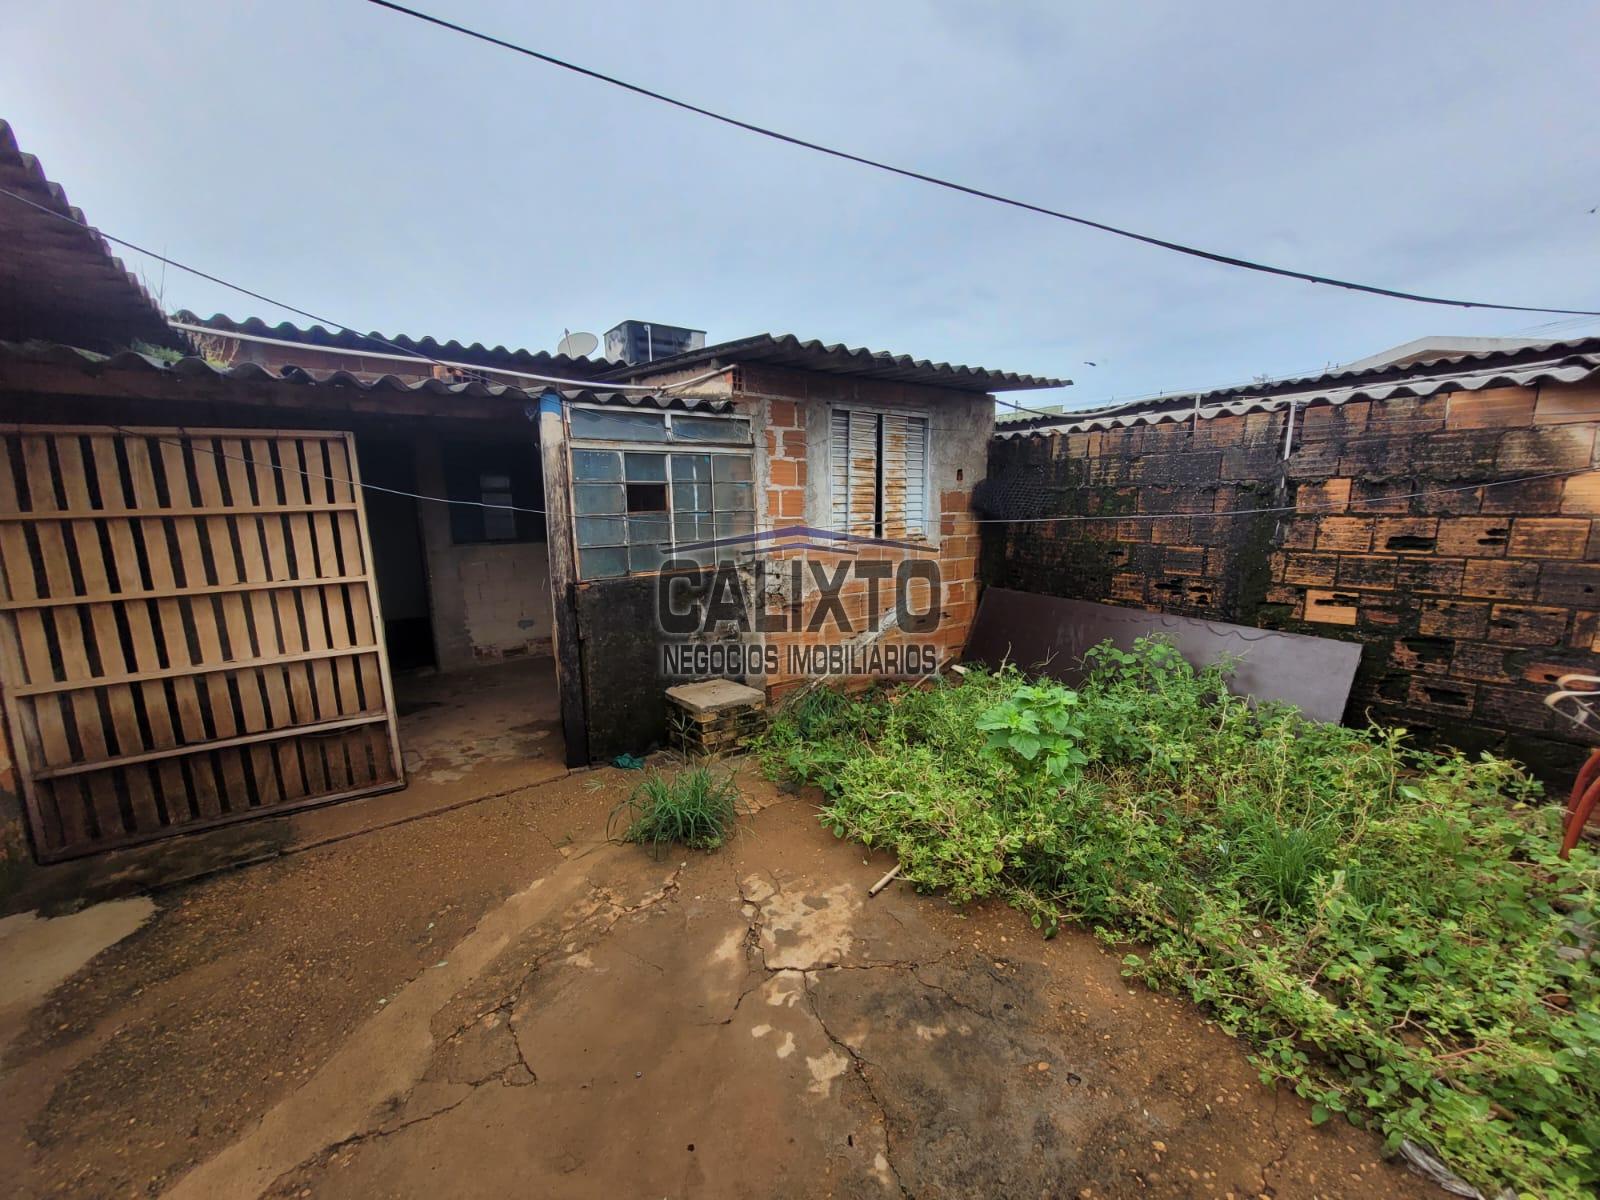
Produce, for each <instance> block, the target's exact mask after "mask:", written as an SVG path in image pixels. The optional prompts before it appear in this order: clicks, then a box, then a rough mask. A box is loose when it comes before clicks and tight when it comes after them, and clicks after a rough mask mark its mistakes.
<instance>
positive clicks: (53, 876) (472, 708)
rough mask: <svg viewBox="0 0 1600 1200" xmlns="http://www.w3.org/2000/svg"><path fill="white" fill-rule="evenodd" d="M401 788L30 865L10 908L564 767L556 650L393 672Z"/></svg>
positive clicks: (258, 854)
mask: <svg viewBox="0 0 1600 1200" xmlns="http://www.w3.org/2000/svg"><path fill="white" fill-rule="evenodd" d="M394 690H395V707H396V710H397V712H398V715H399V727H400V746H401V751H402V754H403V756H404V764H405V771H406V786H405V787H404V788H403V789H400V790H397V791H392V792H383V793H380V794H378V795H374V796H366V797H362V798H360V799H357V800H347V801H343V802H341V803H337V804H329V805H325V806H323V807H320V808H306V809H301V810H299V811H296V812H292V813H285V814H283V815H282V816H263V817H259V818H256V819H253V820H249V821H241V822H239V823H237V824H234V825H226V826H223V827H222V828H219V829H214V830H208V831H206V832H204V833H196V834H181V835H178V836H176V837H171V838H167V839H164V840H162V841H158V842H151V843H149V844H147V845H144V846H136V847H134V848H132V849H129V850H119V851H114V852H112V853H110V854H97V855H92V856H90V857H88V858H81V859H75V860H72V861H70V862H65V863H56V864H52V865H50V866H44V867H38V866H35V867H31V868H30V869H28V870H27V871H26V872H25V873H24V875H23V876H22V878H21V879H20V880H18V881H17V882H16V884H15V886H14V887H13V889H12V890H11V891H9V892H7V893H6V894H5V895H3V896H0V914H4V913H24V912H28V911H31V910H39V911H42V912H44V913H46V914H49V913H54V912H59V911H62V910H68V911H70V909H71V908H73V907H75V906H77V905H78V904H80V903H82V902H83V901H91V902H93V901H99V900H104V899H110V898H115V897H118V896H126V895H130V894H133V893H135V892H138V891H141V890H145V889H150V888H161V887H170V886H172V885H174V884H176V883H180V882H183V881H185V880H189V879H194V878H198V877H201V876H204V875H206V874H209V873H211V872H214V871H217V870H220V869H224V868H227V867H231V866H235V865H238V864H242V863H251V862H258V861H261V860H263V859H267V858H272V857H275V856H278V855H281V854H291V853H296V852H299V851H302V850H305V849H307V848H309V847H312V846H319V845H324V844H327V843H329V842H333V841H338V840H341V839H343V838H348V837H352V836H355V835H357V834H361V833H366V832H370V831H371V830H374V829H381V828H383V827H384V826H387V825H393V824H397V823H400V822H404V821H409V820H414V819H416V818H418V817H421V816H426V815H429V814H435V813H439V812H443V811H446V810H448V809H450V808H452V807H455V806H458V805H460V804H463V803H471V802H474V801H477V800H479V799H482V798H484V797H487V796H492V795H497V794H501V793H504V792H508V791H512V790H515V789H518V788H525V787H528V786H531V785H533V784H537V783H545V782H548V781H550V780H553V779H559V778H561V777H562V776H563V775H565V774H566V772H567V768H566V751H565V746H564V744H563V742H562V737H561V720H560V706H559V701H558V697H557V694H556V680H555V666H554V663H553V662H552V660H550V659H548V658H542V659H520V660H515V661H512V662H507V663H501V664H497V665H494V666H487V667H480V668H478V669H476V670H472V671H461V672H452V673H449V674H439V673H437V672H433V671H428V672H421V673H411V674H403V675H400V676H398V677H397V678H396V679H395V685H394Z"/></svg>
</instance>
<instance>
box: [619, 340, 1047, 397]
mask: <svg viewBox="0 0 1600 1200" xmlns="http://www.w3.org/2000/svg"><path fill="white" fill-rule="evenodd" d="M745 363H762V364H764V365H766V366H773V367H789V368H792V369H794V370H800V371H816V372H819V373H821V374H825V375H853V376H856V377H858V378H863V379H881V380H885V381H888V382H891V383H920V384H926V385H928V386H930V387H942V388H951V389H954V390H955V391H960V392H977V393H983V392H1016V391H1025V390H1027V389H1030V388H1056V387H1070V386H1071V384H1072V380H1070V379H1051V378H1046V377H1043V376H1034V375H1018V374H1016V373H1015V372H1012V371H991V370H988V369H986V368H983V367H963V366H959V365H957V364H953V363H944V362H930V361H928V360H927V359H925V358H912V357H910V356H909V355H906V354H890V353H889V352H888V351H886V350H866V349H862V348H853V347H850V346H843V345H838V344H835V345H825V344H824V343H822V342H818V341H808V342H803V341H801V340H800V339H799V338H797V337H795V336H794V335H793V334H792V333H759V334H756V335H755V336H753V337H747V338H740V339H739V340H738V341H733V342H719V343H718V344H717V345H715V346H705V347H703V348H701V349H699V350H691V351H689V352H688V353H686V354H677V355H674V356H673V357H671V358H663V359H657V360H656V361H655V362H651V363H639V364H638V365H636V366H625V367H622V368H620V369H617V370H613V371H609V372H606V373H605V374H604V375H603V376H602V378H605V379H613V380H615V379H634V378H638V377H640V376H645V375H656V374H661V373H664V372H667V371H676V370H680V369H682V368H685V367H693V366H699V365H701V364H705V365H707V366H708V367H713V368H714V367H719V366H739V365H742V364H745Z"/></svg>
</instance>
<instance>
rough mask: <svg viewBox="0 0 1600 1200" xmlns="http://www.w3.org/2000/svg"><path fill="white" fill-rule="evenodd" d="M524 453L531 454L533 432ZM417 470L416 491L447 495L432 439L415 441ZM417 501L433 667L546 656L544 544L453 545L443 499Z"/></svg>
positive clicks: (548, 617) (548, 619) (549, 619)
mask: <svg viewBox="0 0 1600 1200" xmlns="http://www.w3.org/2000/svg"><path fill="white" fill-rule="evenodd" d="M527 452H528V454H529V455H531V456H534V457H535V460H537V455H538V453H539V449H538V446H537V444H536V443H535V442H534V440H533V439H532V438H530V439H529V440H528V446H527ZM416 477H417V482H418V485H419V486H418V489H417V490H418V491H419V492H421V493H423V494H425V495H430V496H444V495H446V494H447V489H446V482H445V474H444V459H443V454H442V452H441V448H440V444H439V443H438V441H436V440H434V441H424V442H418V443H417V444H416ZM419 507H420V513H419V515H420V517H421V525H422V547H423V556H424V559H425V561H426V563H427V575H428V590H429V596H430V599H431V601H432V613H431V616H432V621H433V644H434V653H435V656H436V658H437V661H438V666H439V669H440V670H441V671H455V670H461V669H462V668H465V667H472V666H482V665H485V664H488V663H495V662H500V661H502V660H504V659H508V658H519V657H528V656H539V655H548V654H549V653H550V651H551V644H552V643H551V629H552V626H553V614H552V612H551V608H550V551H549V547H548V546H547V545H546V544H545V543H544V542H483V543H473V544H468V545H457V544H455V542H454V541H453V540H452V537H451V532H450V511H449V508H448V506H447V505H443V504H423V505H421V506H419Z"/></svg>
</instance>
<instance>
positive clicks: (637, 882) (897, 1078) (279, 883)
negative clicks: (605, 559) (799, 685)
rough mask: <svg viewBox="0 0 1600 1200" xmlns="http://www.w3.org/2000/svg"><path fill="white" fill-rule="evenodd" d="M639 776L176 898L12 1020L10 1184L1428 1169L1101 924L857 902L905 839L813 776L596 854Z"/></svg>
mask: <svg viewBox="0 0 1600 1200" xmlns="http://www.w3.org/2000/svg"><path fill="white" fill-rule="evenodd" d="M425 711H431V710H425ZM419 715H420V714H419ZM442 716H443V714H441V718H442ZM512 732H513V730H512V728H510V727H508V728H507V730H506V733H507V734H508V735H509V734H511V733H512ZM495 762H496V760H494V759H489V760H485V761H484V762H481V763H479V764H478V765H477V766H476V767H469V768H468V769H467V774H466V776H465V777H463V778H462V779H461V780H459V781H457V782H458V786H462V787H469V788H470V787H476V786H478V784H479V776H478V772H480V771H482V772H488V773H489V775H488V776H485V778H490V777H492V776H493V774H494V773H495V772H497V771H498V770H499V769H500V768H499V767H498V766H496V765H495ZM430 769H439V770H445V771H451V770H455V769H458V768H456V767H454V766H449V765H446V766H443V767H437V768H430ZM638 779H639V775H638V774H637V773H636V772H623V771H616V770H611V769H607V770H603V771H597V772H592V773H587V774H583V775H574V776H571V777H567V778H563V779H559V780H556V781H554V782H550V783H546V784H543V785H539V786H533V787H529V788H525V789H519V790H514V791H511V792H509V793H506V794H502V795H497V796H495V797H493V798H492V799H489V800H486V801H484V802H482V803H479V804H473V805H469V806H466V807H462V808H457V809H455V810H453V811H448V812H444V813H442V814H440V815H438V816H434V817H430V818H426V819H422V820H417V821H412V822H409V823H406V824H403V825H398V826H393V827H390V828H385V829H379V830H377V831H375V832H372V833H370V834H367V835H365V836H362V837H357V838H352V839H349V840H346V841H343V842H340V843H337V844H334V845H328V846H323V847H321V848H318V849H313V850H310V851H307V852H305V853H302V854H298V855H294V856H291V857H287V858H283V859H279V860H276V861H273V862H270V863H266V864H263V865H261V866H258V867H253V868H250V869H248V870H244V871H237V872H232V873H229V874H227V875H223V876H219V877H216V878H213V879H210V880H206V881H203V882H200V883H197V884H194V885H192V886H190V887H187V888H184V889H181V890H179V891H177V892H173V893H167V894H164V895H163V896H161V897H159V898H158V906H159V910H158V912H157V913H156V915H155V916H154V917H153V918H152V919H151V920H150V921H148V922H147V923H146V924H145V925H144V926H142V927H141V928H140V929H139V930H138V932H136V933H134V934H133V935H131V936H130V937H128V938H127V939H125V940H124V941H122V942H120V943H118V944H117V945H114V946H112V947H111V948H110V949H108V950H106V951H104V952H103V953H101V954H100V955H99V956H98V957H96V958H95V959H94V960H93V961H92V962H91V963H90V964H89V965H88V967H87V968H86V969H85V970H83V971H80V972H79V973H78V974H77V975H76V976H74V977H73V979H72V980H70V981H69V982H68V983H67V984H65V985H63V986H62V987H60V988H57V989H56V990H55V991H54V992H53V993H52V994H51V995H50V996H49V997H48V998H47V999H46V1000H45V1001H44V1002H43V1003H42V1004H40V1006H39V1007H38V1008H37V1009H36V1010H35V1011H34V1013H33V1015H32V1018H31V1020H30V1023H29V1025H28V1027H27V1030H26V1032H25V1033H24V1034H23V1036H22V1037H21V1038H19V1039H18V1041H17V1043H16V1044H15V1045H14V1047H13V1049H14V1052H15V1056H14V1059H13V1061H12V1063H11V1065H8V1066H7V1067H6V1068H5V1069H4V1071H3V1073H0V1177H3V1178H5V1179H7V1180H8V1183H9V1185H10V1186H11V1188H12V1190H13V1191H14V1193H15V1194H17V1195H20V1196H28V1197H32V1196H41V1197H42V1196H46V1195H72V1196H106V1195H128V1194H133V1195H151V1196H156V1195H170V1196H173V1197H204V1198H206V1200H210V1198H213V1197H255V1196H272V1197H287V1196H301V1197H303V1196H330V1197H339V1196H350V1197H362V1198H366V1197H380V1196H395V1197H419V1198H420V1197H430V1198H431V1197H437V1196H452V1197H456V1196H463V1197H473V1196H482V1197H499V1196H539V1197H546V1196H548V1197H584V1198H588V1197H594V1198H600V1197H607V1198H609V1197H613V1196H685V1197H687V1196H714V1197H724V1196H726V1197H772V1196H824V1195H841V1196H872V1197H876V1196H897V1195H910V1196H918V1197H942V1196H951V1197H954V1196H962V1197H966V1196H985V1197H1012V1196H1015V1197H1030V1198H1031V1197H1039V1196H1151V1195H1155V1196H1227V1195H1232V1196H1258V1195H1277V1196H1297V1197H1298V1196H1329V1197H1357V1196H1360V1197H1368V1196H1375V1195H1383V1196H1403V1197H1422V1196H1425V1195H1437V1194H1438V1193H1436V1192H1435V1191H1433V1189H1432V1188H1431V1186H1430V1185H1427V1184H1424V1183H1423V1182H1422V1181H1420V1180H1418V1179H1416V1178H1414V1177H1412V1176H1410V1175H1407V1174H1405V1173H1404V1172H1403V1171H1401V1170H1399V1169H1398V1168H1396V1167H1393V1166H1391V1165H1389V1164H1387V1163H1385V1162H1383V1161H1381V1160H1380V1158H1379V1144H1378V1141H1377V1140H1376V1139H1375V1138H1373V1137H1372V1136H1370V1135H1368V1134H1365V1133H1362V1132H1360V1131H1357V1130H1355V1129H1352V1128H1350V1127H1349V1126H1346V1125H1343V1124H1338V1123H1332V1122H1330V1123H1329V1124H1327V1125H1324V1126H1321V1127H1313V1126H1312V1125H1311V1124H1310V1121H1309V1110H1308V1107H1307V1106H1306V1105H1305V1104H1304V1103H1303V1102H1302V1101H1300V1100H1298V1099H1297V1098H1296V1097H1294V1096H1293V1095H1292V1094H1288V1093H1285V1092H1282V1091H1274V1090H1271V1089H1268V1088H1265V1087H1263V1086H1262V1085H1261V1083H1260V1082H1259V1080H1258V1079H1257V1077H1256V1073H1255V1071H1254V1069H1253V1068H1252V1067H1251V1066H1250V1065H1249V1064H1248V1062H1247V1061H1246V1059H1245V1053H1244V1048H1243V1047H1241V1046H1240V1044H1239V1043H1237V1042H1235V1041H1233V1040H1232V1039H1229V1038H1228V1037H1226V1036H1225V1035H1223V1034H1222V1033H1221V1032H1220V1031H1218V1030H1216V1029H1215V1028H1214V1027H1212V1026H1211V1025H1210V1024H1209V1023H1208V1022H1207V1021H1206V1020H1205V1019H1204V1016H1203V1015H1202V1014H1201V1013H1199V1012H1198V1011H1197V1010H1195V1009H1194V1008H1193V1007H1192V1006H1191V1005H1189V1004H1187V1003H1185V1002H1183V1001H1180V1000H1176V999H1171V998H1167V997H1161V996H1156V995H1152V994H1150V993H1148V992H1146V991H1145V990H1144V989H1143V988H1142V987H1136V986H1135V987H1130V986H1129V985H1128V984H1127V982H1126V981H1124V980H1123V979H1122V978H1121V976H1120V973H1119V968H1118V955H1117V954H1116V953H1114V952H1111V951H1107V950H1105V949H1103V948H1102V947H1100V946H1099V945H1098V944H1097V943H1096V942H1095V941H1094V939H1093V938H1091V937H1089V936H1088V935H1087V934H1084V933H1082V932H1078V931H1067V932H1064V933H1063V934H1062V935H1061V936H1060V937H1058V938H1056V939H1055V940H1053V941H1049V942H1046V941H1043V940H1042V939H1040V937H1039V936H1038V934H1037V933H1035V932H1034V931H1032V930H1031V929H1029V928H1028V926H1027V924H1026V922H1025V921H1024V920H1023V919H1022V918H1021V917H1020V916H1018V915H1017V914H1016V913H1014V912H1012V911H1011V910H1009V909H1006V908H1004V907H1003V906H1000V905H993V904H991V905H982V906H977V907H974V908H970V909H967V910H956V909H953V908H951V907H950V906H949V905H948V904H946V903H945V902H944V901H943V900H941V899H940V898H937V897H931V896H920V895H918V894H916V893H915V892H914V891H912V890H911V889H909V888H906V887H903V886H901V885H895V886H892V887H891V888H890V889H889V890H887V891H886V892H884V893H883V894H881V895H880V896H878V897H877V898H875V899H870V900H869V899H868V898H867V897H866V888H867V886H868V885H869V884H870V883H871V882H872V881H873V880H875V879H876V878H877V877H878V876H879V875H881V874H882V873H883V871H884V870H885V867H886V862H885V860H883V859H882V858H881V857H876V856H869V855H865V854H864V853H863V851H862V850H861V849H860V847H857V846H854V845H851V844H847V843H844V842H840V841H837V840H835V839H834V838H832V837H831V836H830V835H829V834H828V833H827V832H826V831H825V830H823V829H822V828H821V827H820V826H819V825H818V823H817V821H816V818H815V812H814V809H813V806H812V802H813V798H811V797H806V796H785V795H782V794H780V793H778V792H777V791H775V790H774V789H773V788H772V787H771V785H769V784H766V783H765V782H763V781H761V780H759V779H756V778H753V777H750V776H744V777H741V786H742V787H743V789H744V792H745V795H746V797H747V799H749V800H750V801H751V802H752V803H753V804H755V805H757V806H758V807H759V808H760V811H759V812H757V813H756V814H755V815H754V816H753V817H751V818H750V819H748V820H747V822H746V823H745V826H744V828H743V830H742V831H741V833H740V834H739V836H737V837H736V838H735V839H733V841H732V842H730V843H729V844H728V845H727V846H725V847H724V848H723V849H722V850H720V851H718V852H717V853H715V854H710V855H707V854H701V853H675V854H672V855H670V856H669V857H666V858H664V859H662V860H659V861H658V860H656V859H653V858H652V857H651V856H650V855H649V854H648V853H646V852H645V851H644V850H642V849H640V848H638V847H634V846H622V845H613V844H610V843H608V842H606V841H605V840H604V837H603V832H602V831H603V828H604V823H605V819H606V816H607V814H608V813H609V812H610V811H611V809H612V808H613V806H614V805H615V804H616V803H617V802H618V801H619V800H620V799H622V798H623V797H625V796H626V795H627V793H628V791H629V790H630V789H631V788H632V787H633V786H635V785H636V783H637V782H638Z"/></svg>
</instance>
